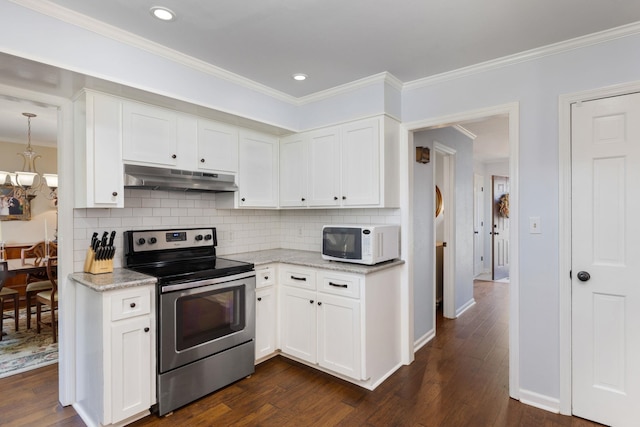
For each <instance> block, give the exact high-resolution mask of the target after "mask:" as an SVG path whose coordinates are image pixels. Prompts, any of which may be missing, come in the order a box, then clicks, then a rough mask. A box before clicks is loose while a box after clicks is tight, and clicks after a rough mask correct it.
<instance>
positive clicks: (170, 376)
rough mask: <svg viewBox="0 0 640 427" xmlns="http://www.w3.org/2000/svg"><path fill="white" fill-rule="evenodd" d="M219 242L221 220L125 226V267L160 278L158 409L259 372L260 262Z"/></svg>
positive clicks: (165, 409)
mask: <svg viewBox="0 0 640 427" xmlns="http://www.w3.org/2000/svg"><path fill="white" fill-rule="evenodd" d="M216 246H217V238H216V229H215V228H182V229H165V230H134V231H127V232H125V233H124V253H125V257H124V260H125V262H124V264H125V267H126V268H129V269H131V270H135V271H138V272H140V273H144V274H148V275H151V276H154V277H156V278H157V279H158V287H157V299H156V302H157V305H156V307H157V314H158V318H157V333H156V336H157V355H158V369H157V373H158V376H157V391H158V404H157V412H158V415H165V414H167V413H169V412H171V411H173V410H174V409H176V408H179V407H180V406H183V405H185V404H187V403H189V402H192V401H194V400H196V399H198V398H200V397H202V396H204V395H206V394H209V393H211V392H213V391H215V390H217V389H220V388H222V387H224V386H226V385H228V384H231V383H232V382H234V381H237V380H239V379H241V378H244V377H246V376H248V375H251V374H252V373H253V372H254V355H255V351H254V346H255V344H254V339H255V271H254V269H253V264H250V263H246V262H241V261H234V260H230V259H226V258H219V257H217V256H216Z"/></svg>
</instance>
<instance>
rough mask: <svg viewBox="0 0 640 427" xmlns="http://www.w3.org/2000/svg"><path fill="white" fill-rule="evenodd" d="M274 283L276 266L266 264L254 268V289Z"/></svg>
mask: <svg viewBox="0 0 640 427" xmlns="http://www.w3.org/2000/svg"><path fill="white" fill-rule="evenodd" d="M275 283H276V267H275V266H274V265H267V266H262V267H259V268H256V289H257V288H264V287H265V286H271V285H273V284H275Z"/></svg>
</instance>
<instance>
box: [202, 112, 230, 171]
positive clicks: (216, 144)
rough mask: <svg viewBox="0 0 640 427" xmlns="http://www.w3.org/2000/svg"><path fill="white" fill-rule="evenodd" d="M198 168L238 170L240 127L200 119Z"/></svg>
mask: <svg viewBox="0 0 640 427" xmlns="http://www.w3.org/2000/svg"><path fill="white" fill-rule="evenodd" d="M197 163H198V169H201V170H206V171H219V172H226V173H237V172H238V128H236V127H234V126H230V125H225V124H222V123H218V122H213V121H210V120H202V119H200V120H198V160H197Z"/></svg>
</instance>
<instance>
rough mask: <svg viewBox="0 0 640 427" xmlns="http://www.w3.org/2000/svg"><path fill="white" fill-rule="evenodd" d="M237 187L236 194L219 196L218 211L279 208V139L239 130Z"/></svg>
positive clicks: (217, 200) (217, 199) (220, 194)
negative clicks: (220, 209)
mask: <svg viewBox="0 0 640 427" xmlns="http://www.w3.org/2000/svg"><path fill="white" fill-rule="evenodd" d="M239 137H240V139H239V146H238V147H239V149H238V187H239V190H238V191H237V192H236V193H219V194H218V196H217V198H216V202H217V203H218V206H219V207H221V208H232V207H236V208H277V207H278V139H277V138H276V137H274V136H272V135H267V134H264V133H260V132H255V131H250V130H246V129H242V130H240V133H239Z"/></svg>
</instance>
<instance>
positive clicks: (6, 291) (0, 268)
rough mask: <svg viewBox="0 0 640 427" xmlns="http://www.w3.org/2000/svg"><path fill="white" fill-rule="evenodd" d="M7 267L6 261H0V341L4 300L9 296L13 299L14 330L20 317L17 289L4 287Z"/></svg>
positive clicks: (0, 339) (0, 338) (0, 337)
mask: <svg viewBox="0 0 640 427" xmlns="http://www.w3.org/2000/svg"><path fill="white" fill-rule="evenodd" d="M8 271H9V268H8V267H7V262H6V261H2V262H0V310H1V311H2V313H1V314H0V341H2V331H3V330H4V302H5V300H8V299H9V298H12V299H13V321H14V324H15V329H16V331H17V330H18V321H19V319H20V312H19V309H20V305H19V296H20V295H19V294H18V291H16V290H15V289H11V288H5V287H4V281H5V279H6V277H7V273H8Z"/></svg>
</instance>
